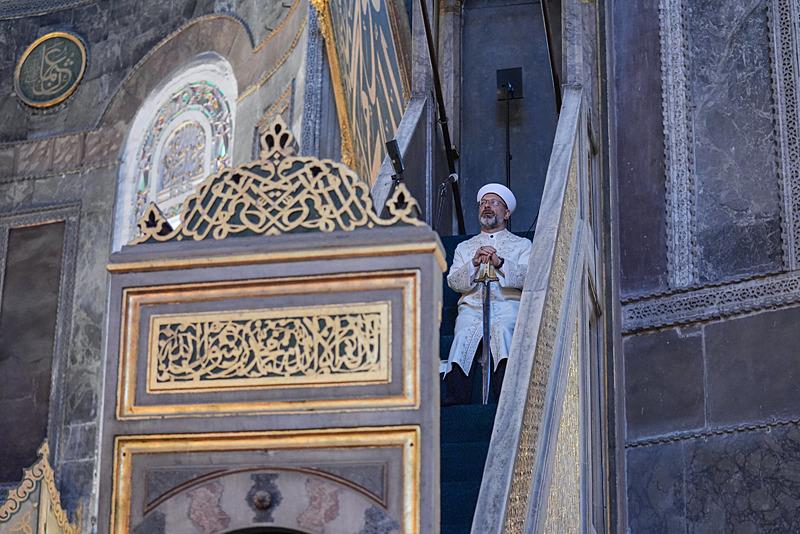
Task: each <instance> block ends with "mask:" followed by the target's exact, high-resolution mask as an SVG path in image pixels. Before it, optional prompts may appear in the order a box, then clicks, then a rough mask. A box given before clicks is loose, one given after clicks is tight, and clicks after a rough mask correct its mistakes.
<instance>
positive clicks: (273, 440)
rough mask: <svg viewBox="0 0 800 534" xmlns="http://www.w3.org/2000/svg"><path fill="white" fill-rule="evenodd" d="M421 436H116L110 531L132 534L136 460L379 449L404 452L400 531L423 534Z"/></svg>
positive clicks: (380, 432) (414, 432)
mask: <svg viewBox="0 0 800 534" xmlns="http://www.w3.org/2000/svg"><path fill="white" fill-rule="evenodd" d="M420 434H421V433H420V428H419V426H416V425H408V426H393V427H357V428H333V429H324V430H282V431H263V432H220V433H208V434H157V435H138V436H118V437H117V438H115V440H114V468H113V473H112V494H111V517H110V521H109V530H110V532H114V533H120V534H122V533H128V532H130V531H131V530H130V528H131V524H130V523H131V505H132V502H131V501H132V486H133V462H134V457H135V456H139V455H143V454H151V455H152V454H168V453H175V452H180V453H197V452H231V451H251V450H252V451H263V450H277V449H283V450H291V449H304V450H310V449H326V448H373V447H381V448H395V449H401V450H402V468H401V470H402V473H403V482H402V510H403V518H402V522H403V529H402V531H403V532H407V533H415V532H420V507H421V497H420V474H421V458H420V449H421V447H420V445H421V441H420Z"/></svg>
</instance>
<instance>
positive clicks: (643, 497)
mask: <svg viewBox="0 0 800 534" xmlns="http://www.w3.org/2000/svg"><path fill="white" fill-rule="evenodd" d="M683 449H684V444H683V443H670V444H664V445H654V446H650V447H638V448H635V449H629V450H628V451H627V455H626V456H627V468H628V473H627V475H628V527H629V532H630V533H631V534H661V533H663V534H674V533H676V532H685V529H686V527H685V524H686V518H685V513H684V510H685V506H686V491H685V484H684V473H683V463H684V462H683Z"/></svg>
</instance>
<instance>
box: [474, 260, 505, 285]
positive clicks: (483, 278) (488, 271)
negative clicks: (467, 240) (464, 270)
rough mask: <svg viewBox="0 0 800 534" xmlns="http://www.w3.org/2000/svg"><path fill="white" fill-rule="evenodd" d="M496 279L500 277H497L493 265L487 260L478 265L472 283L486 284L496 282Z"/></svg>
mask: <svg viewBox="0 0 800 534" xmlns="http://www.w3.org/2000/svg"><path fill="white" fill-rule="evenodd" d="M498 280H500V278H498V277H497V270H496V269H495V267H494V265H492V263H491V262H489V263H481V264H480V267H478V274H476V275H475V279H474V280H473V281H472V283H474V284H478V283H480V284H488V283H489V282H497V281H498Z"/></svg>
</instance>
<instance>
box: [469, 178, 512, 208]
mask: <svg viewBox="0 0 800 534" xmlns="http://www.w3.org/2000/svg"><path fill="white" fill-rule="evenodd" d="M487 193H494V194H495V195H497V196H499V197H500V198H502V199H503V202H505V203H506V207H508V211H510V212H511V213H514V208H516V207H517V199H516V197H515V196H514V193H512V192H511V189H509V188H507V187H506V186H504V185H503V184H496V183H491V184H486V185H484V186H483V187H481V188H480V189H479V190H478V202H480V201H481V199H482V198H483V195H485V194H487Z"/></svg>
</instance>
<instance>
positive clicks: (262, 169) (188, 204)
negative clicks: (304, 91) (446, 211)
mask: <svg viewBox="0 0 800 534" xmlns="http://www.w3.org/2000/svg"><path fill="white" fill-rule="evenodd" d="M260 141H261V153H260V159H259V160H258V161H254V162H250V163H246V164H244V165H240V166H239V167H237V168H235V169H223V170H222V171H220V172H218V173H216V174H213V175H211V176H209V177H208V178H206V179H205V180H204V181H203V182H202V183H201V184H200V185H199V186H198V188H197V191H196V192H195V194H194V195H190V196H189V197H187V198H186V200H185V201H184V204H183V210H182V212H181V221H182V223H181V224H180V225H179V226H178V227H177V228H175V229H174V230H173V229H172V228H171V227H170V226H169V223H168V222H167V221H166V220H165V218H164V216H163V214H162V213H161V212H160V210H158V208H157V206H155V205H154V204H151V205H150V206H148V208H147V210H146V211H145V213H144V215H143V217H142V219H141V220H140V221H139V224H138V225H139V235H138V236H137V237H136V238H135V239H134V240H133V241H131V243H130V244H131V245H135V244H139V243H145V242H151V243H152V242H161V241H181V240H188V239H192V240H195V241H201V240H204V239H225V238H227V237H231V236H247V235H280V234H286V233H292V232H309V231H316V232H333V231H337V230H338V231H352V230H356V229H358V228H374V227H376V226H390V225H395V224H406V225H415V226H422V225H424V223H423V222H422V221H420V220H419V219H418V214H419V212H420V210H419V205H418V204H417V202H416V200H414V198H413V197H412V196H411V193H410V192H409V191H408V189H407V188H406V187H405V185H404V184H402V183H399V184H397V186H396V187H395V191H394V194H393V195H392V197H391V198H390V199H389V201H388V202H387V206H386V213H387V214H388V217H387V218H386V219H383V218H381V217H379V216H378V215H377V214H376V213H375V210H374V208H373V204H372V198H371V197H370V190H369V186H368V185H367V183H366V182H365V181H363V180H361V179H360V178H359V177H358V176H357V175H356V174H355V172H353V171H352V170H350V169H349V168H348V167H347V166H346V165H344V164H342V163H338V162H335V161H331V160H320V159H318V158H314V157H303V156H296V155H295V153H296V144H295V141H294V137H293V135H292V133H291V130H289V128H288V126H286V123H285V122H284V121H283V119H281V117H280V116H278V117H276V119H275V120H274V121H273V122H272V124H271V125H270V127H269V128H268V129H267V130H265V131H264V133H263V134H262V135H261V140H260Z"/></svg>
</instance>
